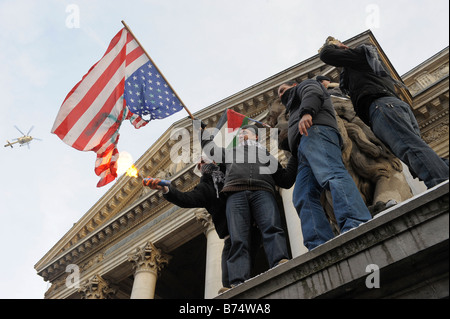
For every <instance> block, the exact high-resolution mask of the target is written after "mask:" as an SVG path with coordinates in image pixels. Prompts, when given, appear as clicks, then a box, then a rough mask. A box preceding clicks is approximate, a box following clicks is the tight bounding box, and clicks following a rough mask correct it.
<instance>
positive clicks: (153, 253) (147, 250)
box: [128, 241, 171, 275]
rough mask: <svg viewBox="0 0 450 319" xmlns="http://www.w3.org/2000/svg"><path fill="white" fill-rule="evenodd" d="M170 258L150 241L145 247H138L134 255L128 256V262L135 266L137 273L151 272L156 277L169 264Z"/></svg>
mask: <svg viewBox="0 0 450 319" xmlns="http://www.w3.org/2000/svg"><path fill="white" fill-rule="evenodd" d="M170 258H171V256H169V255H167V254H164V253H163V252H162V251H161V250H160V249H158V248H156V247H155V245H153V244H152V243H151V242H149V241H148V242H147V243H146V244H145V246H144V247H142V248H141V247H137V248H136V251H135V252H134V253H131V254H129V255H128V261H130V262H131V263H132V264H133V269H134V270H135V271H136V272H140V271H149V272H153V273H154V274H156V275H159V273H160V271H161V270H162V269H163V267H164V266H165V265H167V264H168V263H169V261H170Z"/></svg>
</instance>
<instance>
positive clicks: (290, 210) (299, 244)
mask: <svg viewBox="0 0 450 319" xmlns="http://www.w3.org/2000/svg"><path fill="white" fill-rule="evenodd" d="M293 191H294V186H292V187H291V188H290V189H284V188H280V195H281V198H282V200H283V206H284V214H285V217H286V224H287V231H288V236H289V242H290V244H291V252H292V258H295V257H297V256H300V255H302V254H304V253H306V252H308V248H306V247H305V246H304V245H303V235H302V228H301V226H300V218H299V217H298V213H297V210H296V209H295V207H294V204H293V203H292V193H293Z"/></svg>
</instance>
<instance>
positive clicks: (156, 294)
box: [35, 31, 449, 299]
mask: <svg viewBox="0 0 450 319" xmlns="http://www.w3.org/2000/svg"><path fill="white" fill-rule="evenodd" d="M345 43H346V44H347V45H349V46H355V45H357V44H361V43H372V44H374V45H376V46H377V47H378V49H379V51H380V52H381V55H382V58H383V59H384V62H385V63H386V65H388V66H389V68H390V69H391V72H392V74H393V75H394V77H396V78H397V79H402V80H403V81H404V82H405V84H406V85H407V87H408V88H409V90H407V89H402V91H401V92H400V95H401V97H402V99H404V100H405V101H407V102H408V103H409V104H410V105H412V107H413V109H414V114H415V115H416V117H417V119H418V122H419V125H420V128H421V131H422V134H423V138H424V139H425V141H427V143H429V145H431V146H432V147H433V149H434V150H435V151H436V152H437V153H438V154H439V155H440V156H442V157H447V158H448V152H449V150H448V148H449V145H448V126H449V123H448V109H449V102H448V99H449V96H448V95H449V80H448V47H447V48H446V49H444V50H442V51H441V52H439V53H437V54H436V55H435V56H433V57H431V58H430V59H428V60H427V61H424V62H423V63H422V64H420V65H419V66H417V67H416V68H414V69H413V70H411V71H409V72H408V73H407V74H405V75H403V76H402V77H400V76H399V75H398V74H397V72H396V71H395V69H394V68H393V67H392V65H391V63H390V62H389V59H388V57H387V56H386V55H385V54H384V52H383V50H382V48H381V46H380V45H379V43H378V42H377V40H376V39H375V37H374V36H373V34H372V33H371V32H370V31H366V32H363V33H361V34H359V35H357V36H355V37H353V38H351V39H349V40H347V41H345ZM317 75H327V76H328V77H330V78H331V79H332V80H333V81H334V82H339V70H338V69H336V68H335V67H332V66H329V65H326V64H324V63H323V62H322V61H320V59H319V57H318V55H315V56H313V57H311V58H309V59H307V60H305V61H302V62H300V63H299V64H297V65H294V66H292V67H290V68H289V69H287V70H284V71H282V72H280V73H278V74H275V75H273V76H272V77H270V78H268V79H266V80H264V81H261V82H259V83H257V84H255V85H253V86H251V87H250V88H248V89H245V90H243V91H241V92H238V93H236V94H234V95H232V96H230V97H228V98H227V99H224V100H222V101H220V102H217V103H216V104H213V105H211V106H209V107H207V108H205V109H203V110H201V111H199V112H197V113H196V114H194V116H195V117H196V118H198V119H201V120H202V121H203V122H204V123H205V124H207V125H208V126H209V127H214V126H215V125H216V123H217V121H218V120H219V118H220V116H221V115H222V113H223V112H224V111H225V110H226V109H229V108H230V109H233V110H235V111H237V112H239V113H242V114H245V115H247V116H249V117H251V118H255V119H258V120H262V121H266V120H267V118H268V117H269V116H270V108H271V105H272V104H273V103H274V102H276V101H277V100H278V98H277V93H276V92H277V88H278V86H279V85H280V84H282V83H284V82H286V81H290V80H297V81H302V80H305V79H308V78H313V77H315V76H317ZM177 128H184V129H187V130H188V131H189V132H190V136H191V140H190V141H189V145H188V147H189V149H191V150H192V148H193V141H192V136H193V127H192V121H191V120H189V119H185V120H180V121H178V122H176V123H174V124H173V125H172V126H171V128H169V130H167V131H166V132H164V133H163V134H162V135H161V137H160V138H159V139H158V140H157V141H156V142H155V143H154V144H153V145H152V146H151V147H150V148H149V149H148V150H147V151H146V152H145V154H143V155H142V156H141V158H140V159H139V160H138V161H137V162H136V163H135V166H136V167H137V168H138V169H139V171H140V173H141V174H142V175H143V176H154V177H159V178H164V179H170V180H172V182H173V183H174V185H175V186H176V187H177V188H178V189H180V190H182V191H188V190H191V189H193V188H194V187H195V185H196V184H197V183H198V181H199V177H198V176H197V175H196V174H195V172H194V170H193V168H194V165H195V164H194V163H184V162H180V163H173V162H172V161H171V159H170V152H171V150H172V148H173V146H174V145H175V144H176V143H178V141H177V140H173V139H171V138H170V134H171V132H172V130H174V129H177ZM279 155H280V158H281V159H284V158H285V156H284V153H283V152H282V151H280V153H279ZM408 182H409V183H410V185H411V187H412V188H413V187H414V188H415V189H416V193H418V192H420V186H416V185H413V184H414V183H416V182H415V181H412V180H409V181H408ZM277 199H278V202H279V207H280V212H281V214H282V217H283V223H284V227H285V230H286V233H287V235H288V244H289V248H290V253H291V257H292V258H296V257H299V256H302V255H304V254H306V253H307V249H306V248H305V247H304V246H303V244H302V236H301V229H300V221H299V218H298V215H297V213H296V211H295V208H294V207H293V205H292V203H291V199H292V189H291V190H284V189H280V191H279V196H278V198H277ZM222 247H223V241H222V240H221V239H219V237H218V236H217V233H216V232H215V229H214V224H213V223H212V220H211V217H210V216H209V214H208V213H207V212H206V210H205V209H202V208H195V209H184V208H180V207H177V206H175V205H173V204H171V203H169V202H168V201H166V200H165V199H164V198H163V197H162V193H161V192H160V191H155V190H150V189H146V188H144V187H143V186H142V183H141V181H140V179H137V178H134V177H129V176H126V175H124V176H121V177H120V178H119V179H118V180H117V181H116V183H115V184H114V185H113V186H112V187H111V189H110V190H109V191H108V192H107V193H106V194H105V195H104V196H103V197H102V198H100V199H99V200H98V202H97V203H96V204H95V205H94V206H93V207H92V208H91V209H90V210H89V211H88V212H86V213H85V214H84V215H83V217H82V218H81V219H80V220H79V221H77V222H76V223H75V224H74V226H73V227H72V228H71V229H70V230H69V231H68V232H67V233H66V235H65V236H64V237H63V238H61V239H60V240H59V241H58V242H57V243H56V244H55V245H54V246H53V247H52V248H51V249H50V251H48V252H47V253H46V254H45V256H43V257H42V258H41V259H40V260H39V261H38V262H37V263H36V265H35V269H36V271H37V274H38V275H39V276H41V277H42V278H43V279H44V280H45V281H48V282H50V283H51V286H50V288H49V290H48V291H47V292H46V293H45V296H44V297H45V298H47V299H71V298H76V299H79V298H85V299H107V298H115V299H128V298H132V299H152V298H161V299H173V298H189V299H199V298H214V297H216V296H217V295H218V290H219V289H220V288H221V287H222V283H221V266H220V265H221V264H220V261H221V253H222ZM255 258H256V262H255V266H254V269H253V272H254V274H255V275H257V274H259V273H262V272H264V271H266V270H268V266H267V263H266V261H265V256H264V251H263V249H262V248H260V249H259V250H258V252H257V254H256V257H255Z"/></svg>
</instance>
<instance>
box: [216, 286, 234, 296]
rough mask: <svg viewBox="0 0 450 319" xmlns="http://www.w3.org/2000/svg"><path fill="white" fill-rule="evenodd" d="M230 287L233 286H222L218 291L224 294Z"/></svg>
mask: <svg viewBox="0 0 450 319" xmlns="http://www.w3.org/2000/svg"><path fill="white" fill-rule="evenodd" d="M230 289H231V288H228V287H222V288H220V289H219V291H218V292H217V293H218V294H219V295H220V294H223V293H224V292H225V291H228V290H230Z"/></svg>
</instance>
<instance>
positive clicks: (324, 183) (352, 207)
mask: <svg viewBox="0 0 450 319" xmlns="http://www.w3.org/2000/svg"><path fill="white" fill-rule="evenodd" d="M278 96H279V97H280V99H281V102H282V103H283V105H284V106H285V107H286V111H287V112H288V113H289V122H288V141H289V148H290V150H291V153H292V154H293V155H296V156H297V157H298V169H297V177H296V181H295V187H294V192H293V196H292V201H293V204H294V206H295V208H296V210H297V213H298V214H299V217H300V221H301V227H302V232H303V243H304V245H305V246H306V247H307V248H308V249H309V250H311V249H313V248H316V247H317V246H319V245H321V244H323V243H325V242H326V241H328V240H330V239H332V238H333V237H334V233H333V230H332V228H331V225H330V222H329V221H328V219H327V216H326V213H325V211H324V209H323V207H322V204H321V202H320V195H321V193H322V191H323V190H324V189H327V190H329V191H330V192H331V196H332V199H333V210H334V215H335V217H336V221H337V224H338V226H339V230H340V232H341V233H343V232H346V231H349V230H350V229H352V228H355V227H357V226H359V225H360V224H362V223H364V222H367V221H368V220H370V219H371V218H372V216H371V215H370V212H369V210H368V208H367V207H366V204H365V203H364V201H363V199H362V197H361V194H360V193H359V190H358V188H357V187H356V184H355V182H354V181H353V179H352V177H351V176H350V174H349V172H348V171H347V169H346V168H345V166H344V163H343V161H342V151H341V147H342V137H341V135H340V133H339V129H338V126H337V120H336V113H335V110H334V107H333V104H332V102H331V98H330V95H329V94H328V92H327V90H326V88H325V87H324V86H323V85H322V84H321V83H320V82H319V81H318V80H312V79H308V80H305V81H303V82H301V83H300V84H298V83H296V82H289V83H284V84H282V85H281V86H280V87H279V88H278Z"/></svg>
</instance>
